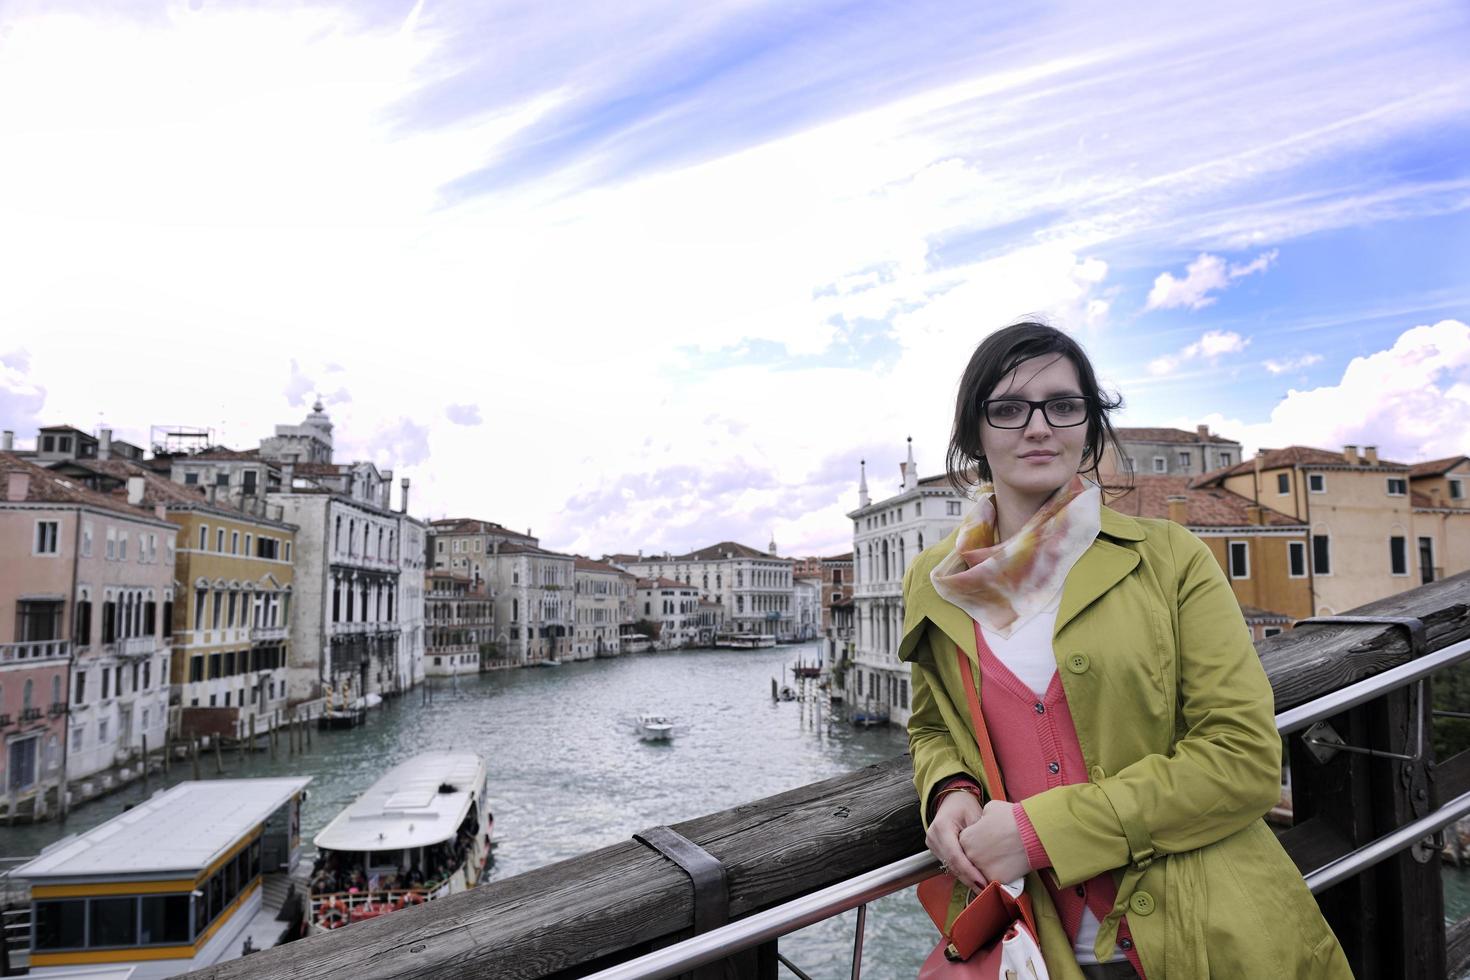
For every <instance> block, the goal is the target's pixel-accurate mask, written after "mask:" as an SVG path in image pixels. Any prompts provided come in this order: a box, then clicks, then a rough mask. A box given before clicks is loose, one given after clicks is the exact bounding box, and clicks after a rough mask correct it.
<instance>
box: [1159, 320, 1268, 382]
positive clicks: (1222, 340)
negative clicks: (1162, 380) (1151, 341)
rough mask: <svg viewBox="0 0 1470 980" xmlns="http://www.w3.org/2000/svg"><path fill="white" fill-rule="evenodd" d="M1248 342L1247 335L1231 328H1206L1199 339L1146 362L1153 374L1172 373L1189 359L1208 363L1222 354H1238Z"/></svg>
mask: <svg viewBox="0 0 1470 980" xmlns="http://www.w3.org/2000/svg"><path fill="white" fill-rule="evenodd" d="M1249 344H1250V338H1249V337H1242V336H1241V335H1240V334H1238V333H1236V332H1235V331H1233V330H1206V331H1205V333H1204V335H1203V336H1201V337H1200V339H1199V340H1196V341H1194V342H1193V343H1191V344H1186V345H1185V346H1183V347H1181V348H1180V349H1179V351H1178V352H1177V353H1174V354H1166V355H1164V356H1162V357H1156V358H1154V359H1153V360H1152V361H1149V362H1148V370H1149V373H1150V374H1153V375H1166V374H1173V373H1174V371H1175V370H1176V369H1177V368H1178V367H1179V366H1180V365H1181V364H1185V363H1187V362H1189V361H1195V360H1202V361H1206V362H1208V363H1210V364H1214V363H1215V361H1216V360H1217V359H1218V358H1219V357H1221V356H1222V355H1224V354H1238V353H1240V352H1241V351H1243V350H1245V349H1246V347H1247V345H1249Z"/></svg>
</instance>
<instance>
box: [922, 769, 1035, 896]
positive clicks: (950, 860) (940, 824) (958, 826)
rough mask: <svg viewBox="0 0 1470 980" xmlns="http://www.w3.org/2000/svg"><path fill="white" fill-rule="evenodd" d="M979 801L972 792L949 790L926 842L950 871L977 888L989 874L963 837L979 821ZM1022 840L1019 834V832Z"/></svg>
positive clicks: (925, 837)
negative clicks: (972, 857)
mask: <svg viewBox="0 0 1470 980" xmlns="http://www.w3.org/2000/svg"><path fill="white" fill-rule="evenodd" d="M980 814H981V810H980V801H979V800H977V799H976V798H975V797H974V796H972V795H970V794H969V793H947V794H945V796H944V797H943V798H942V799H940V801H939V809H938V811H936V812H935V814H934V819H933V820H931V821H929V832H928V833H927V834H925V835H924V843H925V844H926V845H928V847H929V850H930V852H932V853H933V855H934V856H935V857H937V858H939V863H940V864H942V865H944V866H945V868H946V869H947V870H948V871H949V873H950V874H952V875H954V876H955V877H956V878H958V879H959V880H960V881H962V882H964V883H965V884H966V885H968V886H969V887H970V888H973V889H974V890H975V891H979V890H980V889H982V888H984V887H985V884H986V880H987V879H986V877H985V876H984V875H983V874H981V873H980V869H979V868H977V867H975V865H974V864H973V863H972V862H971V861H970V859H969V857H967V856H966V854H965V848H964V847H963V846H962V845H961V844H960V837H961V835H962V834H963V833H964V831H965V830H966V828H968V827H971V826H973V825H975V824H976V823H977V822H978V821H979V820H980ZM1017 839H1019V835H1017Z"/></svg>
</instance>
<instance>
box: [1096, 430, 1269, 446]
mask: <svg viewBox="0 0 1470 980" xmlns="http://www.w3.org/2000/svg"><path fill="white" fill-rule="evenodd" d="M1113 433H1114V435H1116V436H1117V437H1118V441H1119V442H1170V443H1190V444H1194V443H1200V442H1213V443H1220V444H1222V445H1226V446H1238V445H1240V441H1239V440H1238V439H1226V438H1225V437H1224V436H1217V435H1206V436H1201V435H1200V434H1199V433H1198V432H1190V431H1188V430H1187V429H1149V428H1135V427H1131V426H1120V427H1116V428H1114V429H1113Z"/></svg>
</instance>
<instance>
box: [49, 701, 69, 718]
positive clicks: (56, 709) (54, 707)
mask: <svg viewBox="0 0 1470 980" xmlns="http://www.w3.org/2000/svg"><path fill="white" fill-rule="evenodd" d="M66 712H67V704H66V702H65V701H52V702H51V710H50V711H49V712H48V714H50V715H51V717H52V718H55V717H58V716H59V715H64V714H66Z"/></svg>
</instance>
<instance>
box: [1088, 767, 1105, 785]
mask: <svg viewBox="0 0 1470 980" xmlns="http://www.w3.org/2000/svg"><path fill="white" fill-rule="evenodd" d="M1090 775H1091V776H1092V781H1093V782H1094V783H1100V782H1102V781H1103V780H1104V779H1106V778H1107V775H1108V774H1107V773H1105V772H1103V767H1102V766H1093V767H1092V770H1091V772H1090Z"/></svg>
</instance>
